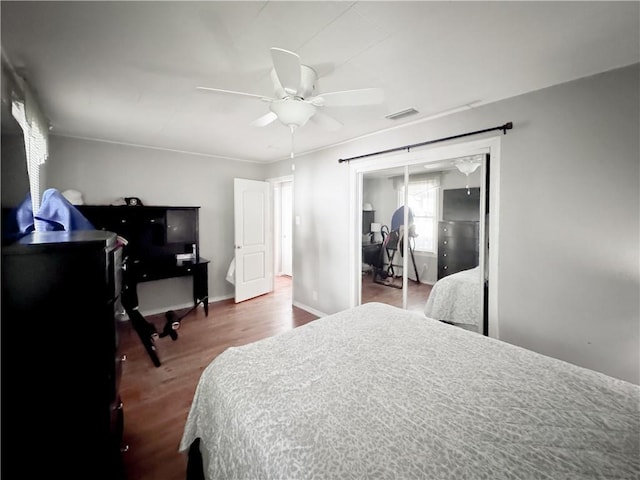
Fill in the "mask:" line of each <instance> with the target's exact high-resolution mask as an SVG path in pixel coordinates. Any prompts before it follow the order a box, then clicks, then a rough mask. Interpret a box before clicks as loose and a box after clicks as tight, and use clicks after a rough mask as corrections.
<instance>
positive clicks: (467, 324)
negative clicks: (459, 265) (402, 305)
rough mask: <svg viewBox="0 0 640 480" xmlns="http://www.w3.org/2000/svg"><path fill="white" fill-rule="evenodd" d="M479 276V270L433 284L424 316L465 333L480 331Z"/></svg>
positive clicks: (480, 289)
mask: <svg viewBox="0 0 640 480" xmlns="http://www.w3.org/2000/svg"><path fill="white" fill-rule="evenodd" d="M480 277H481V273H480V267H475V268H471V269H469V270H462V271H460V272H456V273H453V274H451V275H447V276H446V277H442V278H441V279H440V280H438V281H437V282H436V283H434V284H433V288H432V289H431V292H430V293H429V297H428V298H427V302H426V303H425V307H424V314H425V315H426V316H427V317H430V318H434V319H436V320H442V321H446V322H449V323H453V324H456V325H458V326H460V327H462V328H466V329H468V330H473V331H480V329H482V318H483V316H482V294H483V288H482V284H481V282H480Z"/></svg>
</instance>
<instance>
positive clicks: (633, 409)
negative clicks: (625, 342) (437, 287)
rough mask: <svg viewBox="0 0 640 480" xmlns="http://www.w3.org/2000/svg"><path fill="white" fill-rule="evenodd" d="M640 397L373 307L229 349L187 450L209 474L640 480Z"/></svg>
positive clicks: (211, 375)
mask: <svg viewBox="0 0 640 480" xmlns="http://www.w3.org/2000/svg"><path fill="white" fill-rule="evenodd" d="M249 320H250V319H248V321H249ZM639 405H640V387H638V386H636V385H632V384H630V383H627V382H624V381H621V380H616V379H613V378H611V377H608V376H605V375H602V374H599V373H596V372H593V371H590V370H586V369H583V368H580V367H577V366H574V365H571V364H568V363H565V362H561V361H559V360H556V359H552V358H549V357H546V356H542V355H539V354H536V353H534V352H531V351H528V350H525V349H522V348H519V347H516V346H513V345H509V344H506V343H503V342H500V341H498V340H495V339H492V338H489V337H485V336H482V335H478V334H476V333H472V332H469V331H466V330H464V329H461V328H457V327H454V326H452V325H447V324H444V323H441V322H437V321H434V320H432V319H429V318H425V317H424V316H422V315H421V314H419V313H416V312H407V311H404V310H401V309H398V308H395V307H391V306H388V305H383V304H379V303H369V304H365V305H362V306H360V307H356V308H354V309H350V310H346V311H344V312H340V313H337V314H334V315H331V316H328V317H324V318H321V319H319V320H316V321H314V322H311V323H309V324H307V325H305V326H302V327H298V328H296V329H294V330H292V331H290V332H287V333H284V334H281V335H278V336H275V337H272V338H268V339H265V340H261V341H258V342H256V343H252V344H249V345H246V346H242V347H234V348H229V349H227V350H226V351H225V352H223V353H222V354H221V355H219V356H218V357H217V358H216V359H215V360H214V361H213V362H212V363H211V364H210V365H209V366H208V367H207V368H206V369H205V370H204V371H203V373H202V376H201V378H200V381H199V384H198V387H197V390H196V393H195V397H194V400H193V404H192V406H191V410H190V413H189V416H188V419H187V421H186V425H185V429H184V436H183V438H182V442H181V444H180V450H181V451H185V452H186V450H187V449H188V448H189V446H190V444H191V443H192V442H193V441H194V440H195V439H196V438H200V439H201V444H200V448H201V450H202V453H203V456H204V463H205V474H206V478H207V479H209V480H212V479H231V478H233V479H249V480H257V479H260V480H268V479H282V480H285V479H311V478H317V479H323V480H324V479H350V478H351V479H352V478H368V479H371V478H376V479H380V478H381V479H456V480H459V479H491V480H496V479H527V480H529V479H549V480H559V479H592V478H593V479H595V478H617V479H632V478H633V479H637V478H638V475H639V474H640V459H639V454H638V453H639V451H640V450H639V449H640V406H639Z"/></svg>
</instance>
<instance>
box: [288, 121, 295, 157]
mask: <svg viewBox="0 0 640 480" xmlns="http://www.w3.org/2000/svg"><path fill="white" fill-rule="evenodd" d="M289 128H290V129H291V158H293V132H295V130H296V126H295V125H289Z"/></svg>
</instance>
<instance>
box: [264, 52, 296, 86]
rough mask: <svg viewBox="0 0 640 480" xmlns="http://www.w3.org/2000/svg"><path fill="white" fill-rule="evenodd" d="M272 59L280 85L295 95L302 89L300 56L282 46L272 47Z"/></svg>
mask: <svg viewBox="0 0 640 480" xmlns="http://www.w3.org/2000/svg"><path fill="white" fill-rule="evenodd" d="M271 60H272V61H273V68H274V70H275V72H276V75H277V77H278V80H279V82H280V85H282V88H284V90H285V91H286V92H287V93H288V94H290V95H295V94H296V93H298V90H299V89H300V78H301V73H300V57H299V56H298V55H297V54H296V53H293V52H290V51H288V50H284V49H282V48H276V47H272V48H271Z"/></svg>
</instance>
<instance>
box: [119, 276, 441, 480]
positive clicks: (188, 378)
mask: <svg viewBox="0 0 640 480" xmlns="http://www.w3.org/2000/svg"><path fill="white" fill-rule="evenodd" d="M430 291H431V286H429V285H421V284H415V282H409V290H408V308H409V309H411V310H418V311H422V309H423V308H424V302H426V299H427V296H428V295H429V292H430ZM371 301H378V302H382V303H388V304H391V305H397V306H401V305H402V290H400V289H396V288H392V287H388V286H384V285H379V284H376V283H374V282H373V281H372V278H371V276H370V275H363V281H362V303H367V302H371ZM176 313H177V314H178V316H180V315H181V314H182V312H180V311H178V312H176ZM316 318H317V317H316V316H315V315H312V314H311V313H308V312H306V311H304V310H301V309H299V308H297V307H293V306H292V289H291V279H290V278H289V277H278V278H277V279H276V284H275V290H274V292H272V293H269V294H267V295H263V296H261V297H258V298H255V299H253V300H248V301H246V302H242V303H239V304H235V303H234V301H233V299H230V300H224V301H221V302H216V303H211V304H209V316H208V317H207V316H205V314H204V309H203V308H202V307H200V308H198V309H197V310H196V311H194V312H192V313H191V314H189V315H188V316H187V317H185V318H184V319H183V320H182V322H181V326H180V329H179V330H178V339H177V340H175V341H173V340H171V339H170V338H169V337H164V338H160V339H158V340H157V341H156V346H157V349H158V355H159V357H160V361H161V363H162V365H161V366H160V367H155V366H154V365H153V364H152V363H151V360H150V359H149V357H148V355H147V353H146V352H145V350H144V348H143V347H142V344H141V343H140V340H139V338H138V336H137V334H136V333H135V332H134V331H133V329H132V328H131V325H130V324H129V322H121V323H120V324H119V327H120V346H121V352H122V354H124V355H126V356H127V360H126V361H125V362H124V365H123V373H122V379H121V384H120V394H121V397H122V401H123V403H124V443H125V444H126V445H128V447H129V450H128V451H127V452H125V453H124V454H123V459H124V464H125V471H126V475H127V480H184V478H185V472H186V465H187V462H186V456H185V455H184V454H182V453H180V452H178V445H179V443H180V439H181V437H182V430H183V427H184V423H185V421H186V418H187V414H188V412H189V407H190V406H191V400H192V398H193V394H194V392H195V389H196V385H197V383H198V380H199V378H200V374H201V373H202V371H203V370H204V368H205V367H206V366H207V365H208V364H209V363H210V362H211V361H212V360H213V359H214V358H215V357H216V356H217V355H219V354H220V353H221V352H223V351H224V350H225V349H227V348H228V347H231V346H239V345H244V344H247V343H250V342H253V341H256V340H260V339H262V338H266V337H270V336H273V335H276V334H278V333H282V332H285V331H287V330H291V329H292V328H295V327H297V326H300V325H304V324H306V323H308V322H311V321H313V320H315V319H316ZM147 320H148V321H151V322H153V323H154V324H155V325H156V328H157V330H158V331H161V330H162V327H163V326H164V322H165V317H164V316H163V315H156V316H148V317H147Z"/></svg>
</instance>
